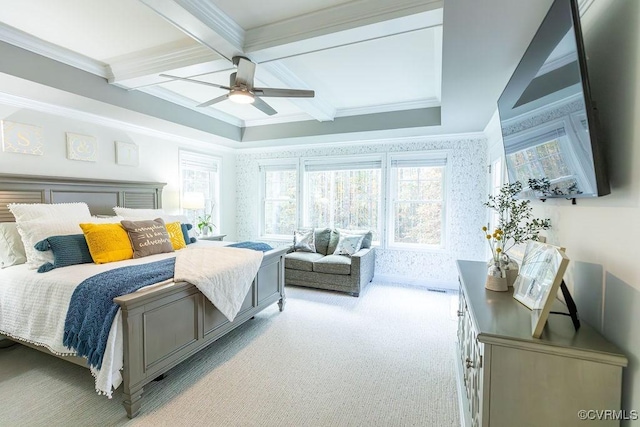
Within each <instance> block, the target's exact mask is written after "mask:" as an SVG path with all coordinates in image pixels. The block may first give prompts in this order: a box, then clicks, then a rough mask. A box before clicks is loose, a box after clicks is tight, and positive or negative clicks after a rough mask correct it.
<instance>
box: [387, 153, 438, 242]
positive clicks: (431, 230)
mask: <svg viewBox="0 0 640 427" xmlns="http://www.w3.org/2000/svg"><path fill="white" fill-rule="evenodd" d="M445 166H446V156H445V155H444V154H442V155H436V156H433V155H432V156H429V157H425V156H424V155H423V157H420V154H411V155H407V154H403V155H396V156H391V158H390V189H391V194H390V196H391V203H390V205H389V208H388V209H389V212H390V215H389V222H390V224H389V227H388V229H389V232H388V234H389V245H395V246H418V245H420V246H442V245H443V243H444V218H445V215H444V212H445V199H444V194H445V193H444V183H445V170H446V168H445Z"/></svg>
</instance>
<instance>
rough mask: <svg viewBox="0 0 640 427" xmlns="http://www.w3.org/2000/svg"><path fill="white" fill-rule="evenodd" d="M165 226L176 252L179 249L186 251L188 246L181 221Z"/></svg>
mask: <svg viewBox="0 0 640 427" xmlns="http://www.w3.org/2000/svg"><path fill="white" fill-rule="evenodd" d="M164 226H165V227H167V233H169V240H171V246H173V250H174V251H177V250H178V249H184V248H186V247H187V244H186V242H185V241H184V234H182V227H181V226H180V221H176V222H169V223H167V224H165V225H164Z"/></svg>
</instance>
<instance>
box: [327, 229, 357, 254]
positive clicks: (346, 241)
mask: <svg viewBox="0 0 640 427" xmlns="http://www.w3.org/2000/svg"><path fill="white" fill-rule="evenodd" d="M363 240H364V235H363V234H359V235H358V234H345V233H340V240H338V246H337V247H336V250H335V251H334V252H333V254H334V255H347V256H351V255H353V254H355V253H356V252H358V251H359V250H360V248H361V247H362V241H363Z"/></svg>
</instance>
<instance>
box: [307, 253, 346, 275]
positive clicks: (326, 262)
mask: <svg viewBox="0 0 640 427" xmlns="http://www.w3.org/2000/svg"><path fill="white" fill-rule="evenodd" d="M313 271H315V272H317V273H327V274H343V275H349V274H351V258H349V257H347V256H343V255H327V256H325V257H322V258H321V259H319V260H317V261H315V262H314V263H313Z"/></svg>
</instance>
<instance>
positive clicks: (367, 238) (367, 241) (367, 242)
mask: <svg viewBox="0 0 640 427" xmlns="http://www.w3.org/2000/svg"><path fill="white" fill-rule="evenodd" d="M340 233H345V234H352V235H356V234H358V235H363V236H364V239H363V240H362V248H360V249H366V248H370V247H371V241H372V240H373V231H371V230H348V229H343V228H336V236H335V244H336V245H337V244H338V238H339V234H340ZM332 237H333V236H332Z"/></svg>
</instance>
